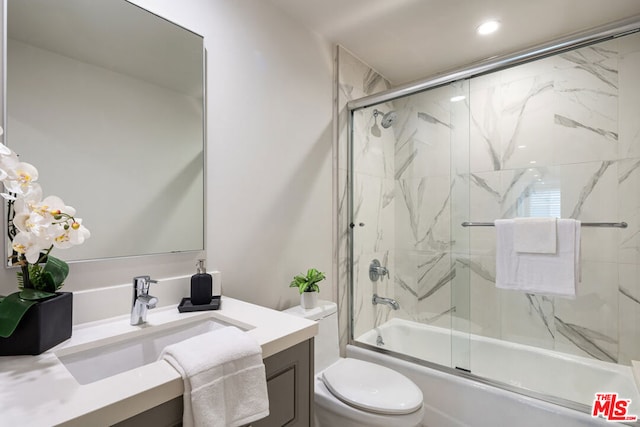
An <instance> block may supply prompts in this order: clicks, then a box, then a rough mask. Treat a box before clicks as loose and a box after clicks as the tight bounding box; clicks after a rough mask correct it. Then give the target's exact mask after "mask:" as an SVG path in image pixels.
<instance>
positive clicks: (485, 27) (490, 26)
mask: <svg viewBox="0 0 640 427" xmlns="http://www.w3.org/2000/svg"><path fill="white" fill-rule="evenodd" d="M498 28H500V22H499V21H487V22H484V23H482V24H480V26H479V27H478V28H477V29H476V31H477V32H478V34H480V35H481V36H486V35H487V34H491V33H493V32H495V31H497V30H498Z"/></svg>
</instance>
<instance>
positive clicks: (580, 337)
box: [464, 35, 640, 363]
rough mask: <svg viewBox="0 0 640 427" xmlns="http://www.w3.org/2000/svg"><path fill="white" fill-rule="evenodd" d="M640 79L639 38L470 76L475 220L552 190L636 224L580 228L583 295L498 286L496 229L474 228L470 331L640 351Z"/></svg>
mask: <svg viewBox="0 0 640 427" xmlns="http://www.w3.org/2000/svg"><path fill="white" fill-rule="evenodd" d="M638 76H640V37H639V36H638V35H632V36H627V37H624V38H621V39H617V40H612V41H608V42H605V43H600V44H597V45H593V46H589V47H585V48H581V49H579V50H575V51H572V52H569V53H565V54H562V55H559V56H555V57H551V58H547V59H544V60H540V61H536V62H534V63H530V64H526V65H522V66H519V67H515V68H512V69H509V70H505V71H501V72H498V73H493V74H489V75H486V76H482V77H479V78H474V79H472V80H471V81H470V98H469V99H470V101H469V108H470V113H471V118H470V159H471V160H470V164H469V174H468V175H466V176H464V179H466V180H467V181H468V185H469V188H470V204H471V212H470V214H471V215H470V218H469V220H471V221H491V220H493V219H495V218H511V217H514V216H524V215H527V214H528V213H529V212H530V210H531V209H533V208H532V206H534V205H535V200H536V199H538V198H541V197H547V196H549V194H551V193H553V194H555V195H556V196H559V202H558V203H557V206H556V207H555V209H556V211H559V214H560V215H561V216H562V217H566V218H577V219H580V220H582V221H606V222H610V221H626V222H627V223H629V228H627V229H625V230H620V229H615V228H587V227H583V228H582V283H581V284H580V285H579V286H578V294H577V297H576V298H575V299H574V300H571V299H565V298H549V297H545V296H541V295H532V294H521V293H517V292H511V291H504V290H500V291H498V290H496V289H495V286H494V278H495V267H494V265H495V255H494V254H495V234H494V230H492V229H483V228H473V229H470V230H469V233H470V234H469V237H470V246H469V260H468V263H469V266H470V297H471V319H470V320H471V322H470V323H471V326H470V327H471V331H472V332H474V333H478V334H482V335H487V336H492V337H496V338H501V339H505V340H509V341H514V342H519V343H524V344H530V345H535V346H538V347H542V348H549V349H555V350H559V351H563V352H567V353H572V354H578V355H582V356H586V357H593V358H597V359H600V360H605V361H611V362H620V363H629V361H630V359H634V358H635V359H638V358H640V340H639V339H638V338H639V336H640V335H639V334H638V332H639V331H638V327H637V326H636V325H637V324H638V323H637V322H636V320H637V319H638V317H640V304H639V303H640V293H639V291H640V289H639V283H640V276H639V275H638V273H639V271H638V265H639V264H638V254H640V240H639V238H638V235H639V231H640V227H639V224H640V223H639V219H640V218H638V216H639V215H640V204H639V203H638V202H639V200H640V197H639V196H638V195H639V194H640V190H639V188H640V181H639V180H638V176H640V171H639V170H638V169H640V161H639V160H640V159H639V156H638V147H640V145H639V141H640V126H639V124H638V120H637V118H638V117H639V116H640V101H639V100H640V92H638V89H639V88H640V80H639V79H638ZM550 214H553V213H550ZM496 307H498V310H496Z"/></svg>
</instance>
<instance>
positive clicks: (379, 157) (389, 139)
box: [353, 109, 395, 178]
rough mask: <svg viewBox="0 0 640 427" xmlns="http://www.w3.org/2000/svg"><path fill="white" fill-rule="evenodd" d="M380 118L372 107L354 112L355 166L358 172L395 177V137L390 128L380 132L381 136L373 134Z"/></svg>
mask: <svg viewBox="0 0 640 427" xmlns="http://www.w3.org/2000/svg"><path fill="white" fill-rule="evenodd" d="M379 120H380V119H379V118H378V119H376V118H375V117H374V116H373V113H372V110H370V109H364V110H358V111H356V112H354V116H353V123H354V125H353V135H354V136H353V138H354V141H353V168H354V171H355V172H358V173H362V174H367V175H371V176H379V177H387V178H393V176H394V170H395V169H394V151H395V138H394V135H393V132H391V131H390V130H389V129H385V131H388V132H380V136H375V135H374V134H372V128H373V127H375V126H379V123H378V122H379ZM376 123H378V124H376Z"/></svg>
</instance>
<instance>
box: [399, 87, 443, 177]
mask: <svg viewBox="0 0 640 427" xmlns="http://www.w3.org/2000/svg"><path fill="white" fill-rule="evenodd" d="M450 93H451V89H450V88H449V87H443V88H438V89H434V90H432V91H427V92H424V93H421V94H417V95H414V96H412V97H410V99H409V100H404V101H403V102H401V103H400V102H398V103H396V104H401V105H402V108H401V109H399V110H398V125H397V126H396V127H394V130H395V131H396V140H397V142H396V163H395V165H396V170H395V177H396V179H400V178H407V177H411V178H420V177H424V176H434V175H445V174H449V169H450V157H451V127H452V125H451V123H450V121H451V120H450V104H451V102H450Z"/></svg>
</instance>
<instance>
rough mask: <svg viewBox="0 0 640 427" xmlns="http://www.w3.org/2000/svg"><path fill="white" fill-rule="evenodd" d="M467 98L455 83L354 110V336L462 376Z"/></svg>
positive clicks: (465, 348)
mask: <svg viewBox="0 0 640 427" xmlns="http://www.w3.org/2000/svg"><path fill="white" fill-rule="evenodd" d="M467 89H468V84H467V83H466V82H461V83H455V84H452V85H448V86H443V87H439V88H435V89H431V90H429V91H426V92H422V93H419V94H415V95H412V96H409V97H405V98H400V99H396V100H393V101H390V102H387V103H385V104H380V105H375V106H371V107H368V108H364V109H360V110H357V111H354V112H353V122H352V146H351V149H352V170H351V181H352V186H351V190H352V193H351V197H352V226H353V227H352V233H353V234H352V245H353V247H352V249H353V257H352V261H353V265H352V286H353V289H352V292H353V293H352V295H353V300H352V301H353V329H352V331H353V337H354V339H355V340H356V341H360V342H364V343H367V344H370V345H375V346H378V347H381V348H384V349H386V350H389V351H392V352H394V353H400V354H403V355H406V356H410V357H412V358H415V359H418V360H422V361H426V362H430V363H435V364H438V365H442V366H447V367H452V368H455V367H459V368H462V369H469V351H468V348H469V345H468V332H469V322H468V319H469V280H468V261H467V260H468V238H467V239H466V240H465V238H464V232H466V230H464V229H460V226H459V224H460V223H461V222H462V221H463V220H465V219H466V218H467V214H468V212H466V211H461V210H460V207H463V208H466V209H467V210H468V206H469V203H468V108H466V107H465V104H466V102H465V99H466V96H465V93H466V92H465V91H466V90H467ZM465 119H467V122H465ZM464 150H466V159H467V163H466V164H465V162H464V161H463V160H462V159H464V158H465V155H464V154H463V153H461V152H462V151H464ZM454 154H455V156H454ZM454 158H455V159H456V160H455V162H453V160H452V159H454ZM465 189H467V190H465ZM459 200H462V201H461V202H460V203H458V201H459ZM465 277H466V279H465ZM376 296H377V299H375V300H374V298H375V297H376Z"/></svg>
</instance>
